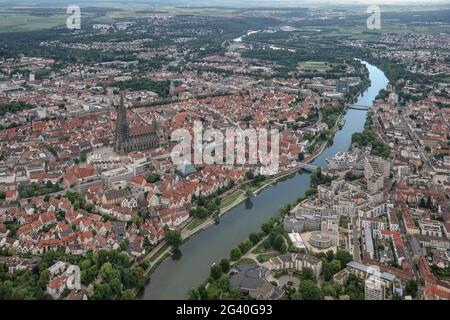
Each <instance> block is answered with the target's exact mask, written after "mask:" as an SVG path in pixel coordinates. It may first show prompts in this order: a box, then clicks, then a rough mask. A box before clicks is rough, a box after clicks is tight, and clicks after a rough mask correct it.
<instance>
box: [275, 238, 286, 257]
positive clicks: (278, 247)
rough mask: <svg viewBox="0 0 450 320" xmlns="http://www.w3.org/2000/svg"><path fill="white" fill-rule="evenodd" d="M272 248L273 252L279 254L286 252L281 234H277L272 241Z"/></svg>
mask: <svg viewBox="0 0 450 320" xmlns="http://www.w3.org/2000/svg"><path fill="white" fill-rule="evenodd" d="M273 247H274V248H275V250H277V251H280V252H281V253H285V252H286V243H285V240H284V237H283V235H282V234H278V235H277V236H276V237H275V239H274V241H273Z"/></svg>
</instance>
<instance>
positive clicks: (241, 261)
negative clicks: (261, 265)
mask: <svg viewBox="0 0 450 320" xmlns="http://www.w3.org/2000/svg"><path fill="white" fill-rule="evenodd" d="M240 264H257V262H256V261H255V260H253V259H250V258H243V259H239V260H238V261H236V262H235V263H234V265H236V266H238V265H240Z"/></svg>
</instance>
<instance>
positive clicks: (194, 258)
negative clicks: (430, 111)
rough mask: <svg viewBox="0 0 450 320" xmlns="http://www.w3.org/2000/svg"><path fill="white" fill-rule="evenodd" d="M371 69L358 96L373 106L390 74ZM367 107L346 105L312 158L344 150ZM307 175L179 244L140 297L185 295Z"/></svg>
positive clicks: (291, 197)
mask: <svg viewBox="0 0 450 320" xmlns="http://www.w3.org/2000/svg"><path fill="white" fill-rule="evenodd" d="M363 63H364V64H365V65H366V66H367V68H368V69H369V72H370V80H371V86H370V87H369V88H368V89H367V90H366V91H365V92H364V93H362V94H361V96H360V97H359V98H358V101H357V103H356V104H357V105H367V106H371V105H372V104H373V101H374V98H375V97H376V95H377V94H378V92H379V91H380V90H381V89H385V88H386V86H387V84H388V79H387V78H386V77H385V75H384V73H383V72H382V71H381V70H379V69H378V68H377V67H375V66H373V65H370V64H368V63H366V62H363ZM366 114H367V111H366V110H353V109H349V110H348V112H347V114H346V115H345V125H344V126H343V128H342V129H341V130H339V131H338V132H336V134H335V136H334V141H333V144H332V145H331V146H329V147H327V148H326V149H325V151H324V152H323V153H322V154H321V155H320V156H319V157H318V158H316V160H315V161H314V162H313V164H314V165H318V166H322V167H324V166H326V161H325V159H326V158H327V157H329V156H333V155H334V154H336V153H337V152H339V151H347V150H348V148H349V146H350V143H351V137H352V134H353V133H355V132H361V131H362V130H363V127H364V122H365V119H366ZM309 182H310V175H309V173H306V172H304V171H301V172H298V173H297V174H294V175H292V176H290V177H288V178H285V179H284V180H280V181H279V182H277V183H276V184H274V185H272V186H270V187H267V188H266V189H264V190H263V191H261V192H260V193H259V194H258V196H256V197H253V198H251V200H247V201H246V202H244V203H241V204H240V205H238V206H236V207H234V208H233V209H232V210H230V211H229V212H228V213H226V214H225V215H224V216H223V217H222V218H221V220H220V223H219V224H218V225H214V226H211V227H210V228H208V229H206V230H203V231H201V232H200V233H199V234H197V235H195V236H193V237H192V238H191V239H190V240H189V241H187V242H186V243H185V244H183V245H182V246H181V247H180V252H181V255H177V256H172V257H169V258H167V259H166V260H164V261H163V262H162V263H161V264H160V265H159V266H158V268H157V269H156V270H155V271H154V272H153V274H152V275H151V280H150V282H149V283H148V284H147V286H146V288H145V290H144V291H143V292H142V293H141V294H140V295H139V297H138V299H147V300H166V299H186V298H187V292H188V290H189V289H191V288H196V287H198V286H199V285H200V284H201V283H202V282H203V281H205V280H206V278H207V277H208V275H209V271H210V267H211V264H212V263H214V262H217V261H220V259H222V258H227V257H228V256H229V253H230V250H231V249H232V248H233V247H235V246H237V245H238V244H239V243H240V242H242V241H243V240H245V239H247V238H248V235H249V234H250V233H251V232H253V231H258V230H259V229H260V227H261V225H262V224H263V223H264V222H265V221H267V220H268V219H269V218H270V217H276V216H278V209H279V207H280V206H281V205H283V204H286V203H293V202H294V201H295V200H296V199H297V198H299V197H301V196H303V194H304V192H305V191H306V190H307V189H308V188H309Z"/></svg>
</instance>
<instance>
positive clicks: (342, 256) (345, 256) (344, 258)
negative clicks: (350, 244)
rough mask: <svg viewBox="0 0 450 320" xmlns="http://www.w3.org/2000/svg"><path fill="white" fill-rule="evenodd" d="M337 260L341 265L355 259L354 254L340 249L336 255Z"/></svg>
mask: <svg viewBox="0 0 450 320" xmlns="http://www.w3.org/2000/svg"><path fill="white" fill-rule="evenodd" d="M334 258H335V259H336V260H339V261H340V262H341V266H344V267H345V266H346V265H347V263H349V262H350V261H352V260H353V256H352V255H351V254H350V253H348V252H347V251H342V250H338V251H337V252H336V254H335V256H334Z"/></svg>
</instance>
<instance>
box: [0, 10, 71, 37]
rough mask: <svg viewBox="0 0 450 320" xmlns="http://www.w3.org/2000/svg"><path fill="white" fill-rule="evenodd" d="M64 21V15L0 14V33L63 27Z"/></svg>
mask: <svg viewBox="0 0 450 320" xmlns="http://www.w3.org/2000/svg"><path fill="white" fill-rule="evenodd" d="M66 19H67V17H66V16H64V15H51V16H47V17H37V16H31V15H27V14H10V13H2V12H0V32H16V31H31V30H38V29H50V28H54V27H57V26H61V25H64V24H65V22H66Z"/></svg>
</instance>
